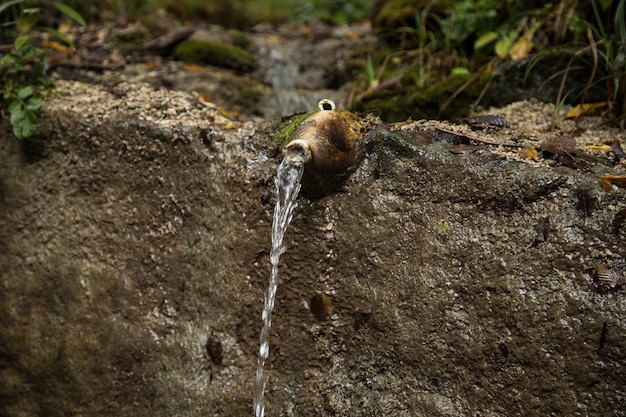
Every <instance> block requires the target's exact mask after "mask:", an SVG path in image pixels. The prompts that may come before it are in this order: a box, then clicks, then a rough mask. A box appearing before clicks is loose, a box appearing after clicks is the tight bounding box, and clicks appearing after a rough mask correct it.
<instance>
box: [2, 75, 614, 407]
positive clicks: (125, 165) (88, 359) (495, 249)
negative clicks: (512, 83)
mask: <svg viewBox="0 0 626 417" xmlns="http://www.w3.org/2000/svg"><path fill="white" fill-rule="evenodd" d="M549 116H550V115H548V117H549ZM510 121H511V122H512V126H513V128H512V129H511V130H508V131H507V132H509V133H512V134H513V135H515V132H523V131H520V130H516V128H517V124H516V123H515V121H514V120H510ZM2 123H3V125H2V138H0V139H1V140H0V158H1V160H2V161H3V163H2V164H0V198H1V204H0V279H1V281H0V282H1V285H2V291H0V309H1V312H0V313H1V314H0V398H1V401H0V404H1V405H0V415H2V416H11V417H17V416H37V415H41V416H44V415H45V416H65V415H84V416H87V415H97V416H130V415H132V416H136V417H141V416H200V415H202V416H242V415H252V383H253V374H254V371H255V369H256V360H257V351H258V337H259V332H260V329H261V310H262V307H263V292H264V290H265V287H266V285H267V282H268V279H269V272H270V268H269V260H268V254H269V249H270V233H271V219H272V209H273V206H272V204H273V197H269V198H268V195H270V196H271V193H272V190H273V175H274V172H275V169H276V167H277V164H278V162H279V157H278V156H277V151H276V150H275V149H273V148H272V147H271V145H270V143H271V137H270V134H269V132H270V131H271V129H270V127H269V124H265V123H252V122H246V123H233V122H232V121H229V120H227V119H225V118H224V116H223V115H221V113H220V112H219V111H218V110H216V109H214V108H209V107H206V106H203V105H201V104H199V103H198V102H197V99H196V97H194V96H193V95H191V94H187V93H182V92H172V91H167V90H164V89H157V88H152V87H148V86H146V85H143V84H133V85H130V84H124V83H118V84H116V85H115V86H114V87H112V88H108V89H107V88H104V87H100V86H95V85H84V84H78V83H61V84H60V86H59V91H57V94H56V98H55V99H53V100H52V101H50V102H49V103H48V104H46V106H45V108H44V111H43V114H42V124H41V127H40V130H39V132H38V134H37V136H36V137H35V138H33V139H32V140H29V141H26V142H18V141H17V140H16V139H15V138H13V137H11V136H10V135H9V134H8V132H9V127H8V126H7V123H6V121H3V122H2ZM433 126H434V125H427V124H424V123H420V122H415V123H409V124H405V125H403V126H401V127H396V128H394V129H402V130H403V131H404V133H403V134H402V135H400V133H399V132H396V133H390V132H389V131H388V130H386V129H385V128H380V130H379V131H378V133H377V134H374V135H373V137H374V139H373V141H372V142H371V145H370V146H369V149H368V151H369V153H368V156H367V157H366V159H365V160H364V161H363V163H362V164H361V167H360V168H359V169H358V170H357V171H356V172H355V173H354V175H353V176H352V177H351V179H350V180H349V181H348V183H347V184H346V185H345V187H344V189H342V190H341V191H339V192H338V193H335V194H333V195H330V196H327V197H324V198H321V199H318V200H314V201H309V200H307V199H306V198H304V197H302V198H301V199H300V203H299V207H297V208H296V212H295V215H294V218H293V222H292V224H291V225H290V227H289V228H288V230H287V234H286V237H285V244H286V252H285V254H284V255H283V257H282V258H281V266H280V285H279V287H278V293H277V302H276V308H275V310H274V316H273V328H272V329H273V330H272V332H271V337H270V349H271V350H270V357H269V360H268V363H269V369H268V373H269V378H270V379H269V382H268V390H267V393H266V398H267V400H268V410H267V415H268V416H274V415H294V416H335V415H341V416H345V415H350V416H373V415H374V416H465V415H489V416H530V415H581V416H585V415H589V416H600V415H611V416H623V415H626V413H625V412H624V410H623V404H624V402H625V401H626V389H625V388H624V380H626V369H625V360H624V356H623V352H624V350H625V349H626V325H625V324H624V323H625V321H624V314H625V313H626V290H625V289H624V288H623V287H621V288H617V289H615V290H613V291H609V292H606V293H603V294H599V293H598V292H597V291H596V290H595V289H594V285H593V282H592V280H593V274H594V271H595V269H596V266H597V264H600V263H604V264H607V265H609V266H610V267H612V268H624V267H625V266H626V265H625V261H624V257H625V256H626V254H625V253H624V238H625V235H626V231H624V230H622V231H621V232H620V233H618V234H614V233H613V227H612V222H613V220H614V218H615V215H616V213H617V212H618V211H619V210H621V209H622V208H624V190H623V189H617V188H615V189H612V190H609V191H605V190H603V189H602V188H600V186H599V181H598V175H599V174H600V173H603V172H617V173H620V172H621V170H622V168H620V167H617V168H611V167H604V166H599V165H595V164H593V165H590V166H589V167H588V168H587V169H586V170H581V169H573V168H568V167H565V166H563V165H562V164H558V163H557V164H555V163H554V161H542V162H541V163H530V162H524V161H522V160H520V159H519V158H517V159H516V158H515V157H514V156H511V152H508V151H507V152H504V151H502V149H503V148H501V147H497V146H487V145H484V146H483V147H482V148H480V149H479V150H477V151H474V152H471V153H467V154H453V153H451V152H450V147H452V146H453V145H452V144H449V143H439V142H437V141H435V143H432V144H428V145H423V144H419V143H418V142H419V141H418V140H417V139H419V138H423V137H424V136H429V135H431V133H432V128H433ZM437 126H439V127H442V128H444V127H445V128H446V129H452V128H454V127H453V126H450V125H446V124H438V125H437ZM407 132H408V133H407ZM425 132H426V133H425ZM428 132H431V133H428ZM473 134H474V135H476V136H480V137H482V136H481V135H482V134H481V133H477V132H474V133H473ZM546 134H547V133H546ZM521 136H522V137H516V138H515V140H516V141H524V140H530V139H533V140H535V139H536V140H539V141H540V140H541V138H530V136H525V135H521ZM431 139H432V138H431ZM435 139H437V137H436V136H435ZM413 141H414V142H413ZM422 142H423V140H422ZM506 149H508V148H506ZM501 151H502V152H501ZM581 189H586V190H588V191H589V193H590V194H589V195H592V196H594V198H596V199H597V208H596V209H595V210H594V211H592V212H590V213H588V214H587V213H584V212H581V210H580V208H579V206H580V204H579V202H578V201H577V199H578V197H577V196H578V195H580V192H579V191H577V190H581ZM268 193H269V194H268ZM545 217H548V218H549V219H550V224H551V226H552V227H551V231H550V233H549V236H548V239H547V241H545V242H542V243H537V244H534V242H535V240H536V235H537V232H536V230H535V226H536V225H537V223H538V222H539V221H540V220H541V219H542V218H545ZM329 225H330V226H329ZM316 293H324V294H326V295H327V296H328V297H329V298H330V301H331V302H332V305H333V314H332V315H331V316H330V317H328V318H325V319H322V320H319V319H318V318H316V317H315V315H314V314H312V313H311V311H309V309H308V308H307V306H308V304H307V303H308V301H309V300H310V299H311V298H312V297H313V296H314V295H315V294H316ZM211 337H217V338H218V339H219V341H220V343H221V347H222V353H221V354H222V360H221V365H217V364H216V362H218V361H216V360H215V359H212V358H211V357H210V356H209V353H208V351H207V342H208V341H209V339H210V338H211ZM211 343H214V341H212V342H211Z"/></svg>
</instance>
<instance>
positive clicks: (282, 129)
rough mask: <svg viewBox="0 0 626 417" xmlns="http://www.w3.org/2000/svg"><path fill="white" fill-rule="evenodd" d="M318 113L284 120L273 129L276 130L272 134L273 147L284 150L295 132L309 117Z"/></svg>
mask: <svg viewBox="0 0 626 417" xmlns="http://www.w3.org/2000/svg"><path fill="white" fill-rule="evenodd" d="M316 111H317V110H316ZM316 111H310V112H307V113H301V114H296V115H293V116H291V117H288V118H286V119H285V118H284V119H282V120H281V121H280V122H278V123H277V124H276V125H275V126H274V128H273V129H272V130H274V133H273V134H272V137H273V139H272V145H274V146H276V147H277V148H279V149H282V148H284V147H285V145H287V144H288V143H289V141H290V140H291V135H293V132H295V131H296V129H297V128H298V126H300V125H301V124H302V122H303V121H304V120H305V119H306V118H307V117H309V116H310V115H312V114H313V113H315V112H316Z"/></svg>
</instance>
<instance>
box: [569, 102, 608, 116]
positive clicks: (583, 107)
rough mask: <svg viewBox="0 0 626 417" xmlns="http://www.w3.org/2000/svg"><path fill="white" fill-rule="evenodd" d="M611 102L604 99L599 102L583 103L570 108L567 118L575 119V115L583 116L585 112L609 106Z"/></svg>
mask: <svg viewBox="0 0 626 417" xmlns="http://www.w3.org/2000/svg"><path fill="white" fill-rule="evenodd" d="M608 105H609V103H607V102H606V101H602V102H599V103H582V104H579V105H577V106H576V107H574V108H573V109H572V110H570V111H569V112H568V113H567V114H566V115H565V118H566V119H573V118H575V117H579V116H582V115H583V114H587V113H591V112H592V111H593V110H596V109H600V108H602V107H606V106H608Z"/></svg>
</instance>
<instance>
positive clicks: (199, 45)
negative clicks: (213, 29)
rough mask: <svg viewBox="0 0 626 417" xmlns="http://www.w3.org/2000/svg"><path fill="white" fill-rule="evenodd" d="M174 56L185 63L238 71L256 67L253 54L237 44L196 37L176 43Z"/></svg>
mask: <svg viewBox="0 0 626 417" xmlns="http://www.w3.org/2000/svg"><path fill="white" fill-rule="evenodd" d="M174 57H176V58H177V59H179V60H181V61H183V62H187V63H192V64H199V65H215V66H218V67H224V68H231V69H235V70H238V71H252V70H254V69H255V68H256V67H257V61H256V59H255V58H254V56H252V55H251V54H250V53H248V52H247V51H245V50H244V49H242V48H240V47H238V46H234V45H228V44H224V43H219V42H211V41H203V40H198V39H187V40H185V41H183V42H181V43H180V44H178V46H177V47H176V49H175V50H174Z"/></svg>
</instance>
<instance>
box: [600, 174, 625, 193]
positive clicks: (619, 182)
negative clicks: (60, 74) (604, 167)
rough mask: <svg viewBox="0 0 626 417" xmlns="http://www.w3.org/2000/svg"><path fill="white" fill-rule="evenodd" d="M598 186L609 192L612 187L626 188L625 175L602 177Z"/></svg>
mask: <svg viewBox="0 0 626 417" xmlns="http://www.w3.org/2000/svg"><path fill="white" fill-rule="evenodd" d="M600 185H601V186H602V189H603V190H604V191H610V190H611V188H613V187H612V186H613V185H615V186H617V187H620V188H626V175H602V176H601V177H600Z"/></svg>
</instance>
